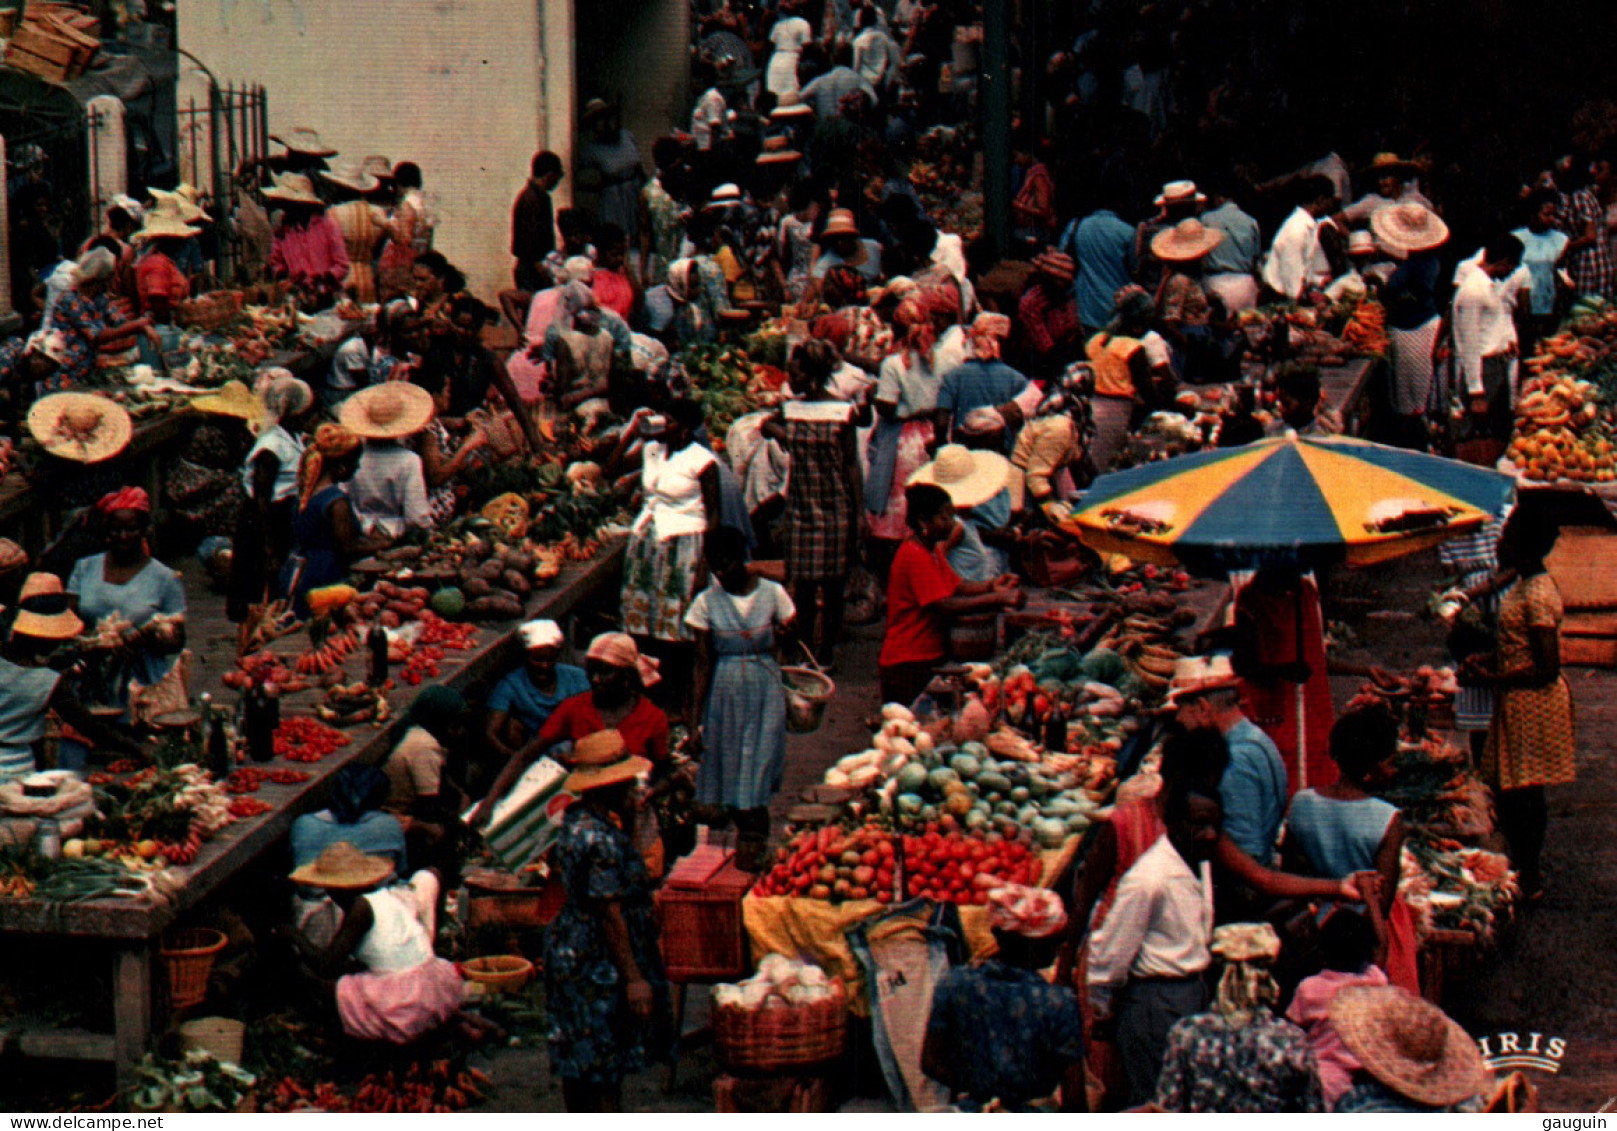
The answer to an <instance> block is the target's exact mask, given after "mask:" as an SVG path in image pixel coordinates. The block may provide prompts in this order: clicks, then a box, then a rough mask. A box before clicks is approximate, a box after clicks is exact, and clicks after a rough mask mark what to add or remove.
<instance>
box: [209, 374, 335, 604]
mask: <svg viewBox="0 0 1617 1131" xmlns="http://www.w3.org/2000/svg"><path fill="white" fill-rule="evenodd" d="M258 383H259V399H260V400H261V401H262V403H263V406H264V414H263V416H262V417H261V418H260V419H259V420H257V421H255V422H252V428H253V431H254V433H255V436H256V438H255V439H254V441H253V446H252V450H251V451H249V452H248V453H247V462H246V464H245V465H244V466H243V467H242V471H241V479H242V486H243V487H245V488H246V491H247V502H246V504H245V505H244V506H243V507H242V508H241V513H240V517H239V518H238V519H237V524H236V537H235V552H234V553H233V554H232V555H231V559H230V592H229V598H228V600H227V602H226V613H227V615H228V616H229V617H230V619H231V620H232V621H234V622H237V623H239V622H241V621H243V620H245V619H246V618H247V615H248V609H249V607H250V606H252V605H257V604H260V603H262V602H263V601H264V597H265V588H266V586H267V585H268V583H269V578H270V571H271V569H272V566H271V564H270V563H272V562H281V561H285V560H286V557H287V555H288V554H290V553H291V552H292V542H293V538H292V523H293V521H294V520H295V519H296V518H297V506H298V467H299V466H300V465H301V464H302V463H303V440H302V439H301V438H300V437H299V435H298V425H299V423H300V421H301V420H302V418H303V417H304V416H305V415H306V414H307V413H308V412H309V410H310V409H311V408H313V407H314V392H313V390H311V389H310V388H309V386H308V385H307V384H305V383H304V382H303V381H300V380H299V379H298V378H296V377H294V376H292V374H291V373H290V372H288V371H287V370H285V369H279V368H277V369H266V370H264V372H263V373H262V374H261V375H260V377H259V382H258Z"/></svg>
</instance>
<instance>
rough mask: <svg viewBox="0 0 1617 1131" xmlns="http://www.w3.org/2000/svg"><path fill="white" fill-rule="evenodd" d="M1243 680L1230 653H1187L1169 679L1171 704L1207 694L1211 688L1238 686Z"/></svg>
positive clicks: (1169, 704)
mask: <svg viewBox="0 0 1617 1131" xmlns="http://www.w3.org/2000/svg"><path fill="white" fill-rule="evenodd" d="M1240 682H1241V680H1240V677H1239V676H1237V675H1236V674H1235V666H1234V665H1233V664H1231V663H1230V658H1229V657H1228V656H1183V657H1181V658H1180V659H1179V660H1178V661H1176V662H1175V663H1174V666H1173V679H1172V680H1170V681H1169V683H1168V700H1167V706H1168V707H1169V709H1172V708H1175V707H1178V706H1179V705H1180V704H1181V703H1183V702H1184V701H1185V700H1186V699H1189V698H1192V697H1194V696H1197V695H1205V694H1207V693H1208V692H1209V691H1222V690H1224V689H1225V688H1228V687H1238V686H1239V685H1240Z"/></svg>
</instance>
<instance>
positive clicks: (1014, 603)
mask: <svg viewBox="0 0 1617 1131" xmlns="http://www.w3.org/2000/svg"><path fill="white" fill-rule="evenodd" d="M904 506H905V511H906V513H905V521H906V522H907V523H908V525H909V528H910V536H909V537H908V538H906V539H905V540H904V541H903V542H902V543H900V544H899V547H898V553H897V554H896V555H894V557H893V568H892V572H891V573H890V574H889V575H888V581H887V634H886V636H885V638H884V639H883V640H882V648H881V660H880V677H881V694H882V702H884V703H902V704H904V705H905V706H908V705H909V704H910V703H911V702H913V701H914V700H915V699H916V698H917V697H919V696H920V694H921V693H922V692H923V691H925V690H926V685H927V684H928V683H929V682H931V679H932V669H933V668H936V667H937V666H938V665H939V664H940V663H942V662H943V661H944V660H945V659H947V658H948V655H949V618H950V617H957V616H964V615H965V614H967V613H977V612H986V611H992V610H997V609H1014V608H1020V607H1021V606H1022V605H1024V604H1026V602H1027V598H1026V597H1025V596H1024V595H1023V593H1022V591H1021V590H1020V589H1018V588H1017V583H1016V578H1015V577H1014V576H1013V575H1011V574H1004V575H1002V576H1000V577H996V578H995V579H994V580H993V581H983V582H968V581H961V580H960V578H959V577H957V576H955V572H954V570H952V569H950V568H949V563H948V561H947V560H946V559H945V558H944V556H943V543H944V541H945V540H947V539H948V537H949V535H950V533H951V532H952V531H953V530H954V522H955V519H954V503H953V501H951V500H950V498H949V492H947V491H945V490H944V489H943V488H942V487H938V486H935V485H933V484H931V483H916V484H913V485H911V486H909V487H906V488H905V489H904Z"/></svg>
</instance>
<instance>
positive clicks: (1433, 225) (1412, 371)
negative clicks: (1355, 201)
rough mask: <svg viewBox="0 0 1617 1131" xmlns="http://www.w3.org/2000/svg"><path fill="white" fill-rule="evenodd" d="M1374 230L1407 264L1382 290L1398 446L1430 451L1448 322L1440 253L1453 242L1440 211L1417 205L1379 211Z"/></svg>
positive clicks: (1372, 225) (1373, 219) (1373, 217)
mask: <svg viewBox="0 0 1617 1131" xmlns="http://www.w3.org/2000/svg"><path fill="white" fill-rule="evenodd" d="M1370 229H1371V231H1373V232H1374V233H1375V237H1376V239H1377V241H1379V242H1380V244H1381V246H1382V247H1384V248H1386V249H1387V250H1388V251H1390V252H1392V253H1393V254H1394V255H1397V256H1399V257H1400V258H1401V260H1402V262H1400V263H1399V264H1398V268H1397V270H1395V271H1394V272H1393V273H1392V278H1390V279H1388V280H1387V285H1386V286H1385V287H1383V288H1382V289H1381V302H1382V305H1383V306H1385V307H1386V308H1387V368H1388V370H1389V372H1390V375H1391V379H1392V395H1391V397H1390V398H1389V399H1390V400H1391V402H1392V411H1393V414H1394V416H1395V417H1396V418H1397V422H1398V423H1397V437H1398V443H1399V445H1400V446H1401V447H1407V448H1424V447H1425V446H1426V413H1427V410H1428V409H1429V408H1431V407H1432V354H1433V351H1434V348H1435V347H1436V345H1437V337H1438V330H1439V329H1440V328H1441V326H1442V324H1443V317H1442V313H1443V312H1442V310H1441V308H1440V307H1439V306H1438V303H1437V285H1438V278H1439V274H1440V271H1441V264H1440V263H1439V261H1438V257H1437V249H1438V248H1440V247H1442V246H1443V245H1444V244H1445V243H1447V242H1448V238H1449V229H1448V225H1447V224H1445V223H1443V221H1442V220H1441V219H1439V218H1438V216H1437V214H1436V213H1434V212H1432V211H1431V210H1430V209H1428V208H1425V207H1422V206H1421V205H1419V204H1415V203H1406V204H1395V205H1393V206H1392V207H1390V208H1383V209H1381V210H1380V211H1378V212H1375V213H1373V214H1372V215H1371V217H1370Z"/></svg>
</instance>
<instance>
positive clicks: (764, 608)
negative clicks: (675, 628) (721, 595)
mask: <svg viewBox="0 0 1617 1131" xmlns="http://www.w3.org/2000/svg"><path fill="white" fill-rule="evenodd" d="M717 584H718V582H717V581H710V585H717ZM725 596H726V597H728V598H730V600H731V601H733V602H735V607H736V611H737V612H739V613H740V614H741V619H742V621H743V622H745V623H747V624H749V625H752V624H755V625H758V626H760V627H761V626H762V625H763V623H764V616H765V614H766V613H768V614H769V618H770V620H771V621H773V622H774V623H775V624H785V623H786V622H787V621H789V620H791V619H792V618H793V617H795V616H797V606H796V605H794V604H792V598H791V596H790V595H789V594H788V593H787V592H786V588H785V586H783V585H780V584H778V583H777V582H774V581H771V580H769V578H767V577H760V578H759V579H758V585H757V587H756V588H754V589H753V591H752V592H751V593H748V594H747V595H746V596H745V597H737V596H736V595H735V594H734V593H731V592H728V591H726V592H725ZM711 605H712V591H711V590H710V589H704V590H702V591H701V592H700V593H698V594H697V595H696V600H694V601H692V602H691V607H690V609H689V610H687V611H686V613H685V623H686V624H688V625H690V626H691V627H692V628H699V629H702V630H703V631H704V632H705V631H707V630H708V629H709V628H711V627H712V626H713V620H712V617H713V613H712V610H711Z"/></svg>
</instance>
